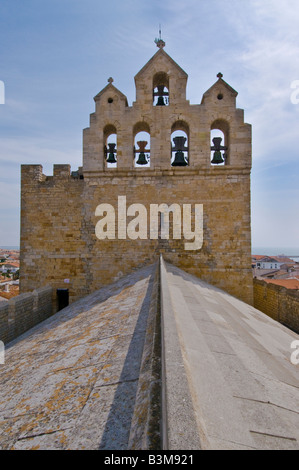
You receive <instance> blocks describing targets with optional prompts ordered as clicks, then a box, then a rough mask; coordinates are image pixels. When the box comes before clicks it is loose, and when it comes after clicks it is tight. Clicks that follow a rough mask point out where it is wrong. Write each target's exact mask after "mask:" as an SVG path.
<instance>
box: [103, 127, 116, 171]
mask: <svg viewBox="0 0 299 470" xmlns="http://www.w3.org/2000/svg"><path fill="white" fill-rule="evenodd" d="M104 157H105V161H106V167H107V168H116V167H117V130H116V127H115V126H114V125H113V124H108V125H107V126H105V127H104Z"/></svg>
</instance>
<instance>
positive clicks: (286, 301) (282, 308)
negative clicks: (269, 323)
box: [253, 279, 299, 333]
mask: <svg viewBox="0 0 299 470" xmlns="http://www.w3.org/2000/svg"><path fill="white" fill-rule="evenodd" d="M253 293H254V307H255V308H257V309H258V310H260V311H261V312H264V313H266V315H268V316H269V317H271V318H273V319H274V320H276V321H278V322H280V323H282V324H283V325H285V326H287V327H288V328H291V329H292V330H294V331H295V332H297V333H299V291H298V290H293V289H287V288H286V287H283V286H278V285H276V284H272V283H271V282H270V283H268V282H265V281H261V280H259V279H254V281H253Z"/></svg>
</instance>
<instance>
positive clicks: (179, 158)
mask: <svg viewBox="0 0 299 470" xmlns="http://www.w3.org/2000/svg"><path fill="white" fill-rule="evenodd" d="M187 165H188V163H187V162H186V160H185V157H184V153H183V152H182V151H181V150H178V151H177V152H176V154H175V156H174V160H173V162H172V165H171V166H187Z"/></svg>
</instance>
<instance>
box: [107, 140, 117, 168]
mask: <svg viewBox="0 0 299 470" xmlns="http://www.w3.org/2000/svg"><path fill="white" fill-rule="evenodd" d="M108 147H109V150H107V153H108V158H107V163H116V158H115V155H114V154H115V153H116V148H115V147H116V144H113V143H112V144H108Z"/></svg>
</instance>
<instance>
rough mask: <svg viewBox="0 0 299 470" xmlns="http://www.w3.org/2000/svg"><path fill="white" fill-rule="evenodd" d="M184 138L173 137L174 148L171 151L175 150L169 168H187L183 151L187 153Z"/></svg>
mask: <svg viewBox="0 0 299 470" xmlns="http://www.w3.org/2000/svg"><path fill="white" fill-rule="evenodd" d="M186 140H187V139H186V137H174V139H173V141H174V147H173V148H172V151H174V150H176V153H175V156H174V160H173V162H172V164H171V166H187V165H188V162H187V161H186V159H185V155H184V152H183V150H185V151H187V150H188V148H187V147H185V142H186Z"/></svg>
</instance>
